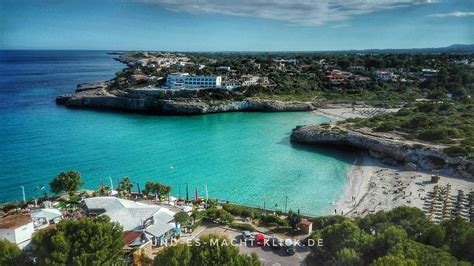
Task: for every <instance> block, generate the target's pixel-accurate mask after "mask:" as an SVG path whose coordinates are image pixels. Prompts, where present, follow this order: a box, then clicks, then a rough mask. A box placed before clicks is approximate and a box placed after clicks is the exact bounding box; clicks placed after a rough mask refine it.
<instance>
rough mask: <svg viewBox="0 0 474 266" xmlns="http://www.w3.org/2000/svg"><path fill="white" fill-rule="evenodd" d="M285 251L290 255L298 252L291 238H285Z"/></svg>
mask: <svg viewBox="0 0 474 266" xmlns="http://www.w3.org/2000/svg"><path fill="white" fill-rule="evenodd" d="M285 252H286V254H288V255H293V254H295V252H296V247H295V244H293V241H291V239H286V240H285Z"/></svg>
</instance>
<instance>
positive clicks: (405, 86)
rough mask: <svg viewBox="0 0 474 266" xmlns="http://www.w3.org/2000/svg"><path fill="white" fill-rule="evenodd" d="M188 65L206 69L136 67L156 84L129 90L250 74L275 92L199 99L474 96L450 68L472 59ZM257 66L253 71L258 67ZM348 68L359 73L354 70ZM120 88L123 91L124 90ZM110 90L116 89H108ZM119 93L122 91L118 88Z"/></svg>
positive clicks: (355, 57) (222, 60) (473, 79)
mask: <svg viewBox="0 0 474 266" xmlns="http://www.w3.org/2000/svg"><path fill="white" fill-rule="evenodd" d="M185 55H186V56H187V57H188V58H189V59H190V60H191V62H194V63H195V64H202V65H205V67H204V68H203V69H196V68H194V67H184V68H183V67H177V66H174V65H172V66H170V67H168V68H162V69H156V68H153V67H149V66H142V67H140V71H141V73H143V74H144V75H151V76H155V77H160V78H162V79H158V81H150V82H152V83H153V84H149V83H147V81H143V82H145V83H143V84H142V83H139V84H129V85H127V86H129V87H130V88H134V87H143V86H147V85H152V86H161V85H162V84H163V83H164V81H165V79H166V76H167V75H168V74H169V73H174V72H188V73H191V74H196V75H222V76H225V77H226V78H229V79H238V77H241V76H242V75H246V74H251V75H258V76H265V77H268V78H269V79H270V80H271V81H272V83H273V84H275V86H269V87H267V86H250V87H242V88H239V89H236V90H234V92H232V93H227V92H223V91H221V90H212V91H209V92H208V93H206V94H203V95H202V97H208V98H211V99H215V100H223V99H239V98H241V97H261V98H270V99H284V100H300V101H301V100H304V101H328V100H329V101H337V100H348V101H351V100H363V101H366V102H368V103H369V104H372V105H377V106H394V105H400V104H403V103H406V102H413V101H414V100H415V99H416V98H428V99H437V100H443V99H447V98H448V94H449V95H450V96H452V98H453V99H454V100H463V99H466V98H467V97H468V96H470V95H472V93H473V91H474V70H473V69H472V68H470V67H469V66H466V65H457V64H454V61H455V60H460V59H468V60H469V61H470V62H472V61H473V59H474V58H473V55H472V54H381V55H377V54H341V53H317V52H300V53H298V52H294V53H284V52H281V53H277V52H275V53H265V52H262V53H252V52H247V53H245V52H242V53H224V52H223V53H186V54H185ZM278 59H296V60H297V62H298V63H297V64H296V65H293V64H285V65H284V66H283V67H281V65H280V63H279V62H277V61H275V60H278ZM257 65H258V67H257ZM219 66H228V67H230V68H231V69H232V71H231V72H228V73H223V72H221V71H219V70H217V69H216V68H217V67H219ZM351 67H359V68H358V69H357V70H354V69H351ZM333 69H338V70H343V71H350V72H352V73H353V74H354V75H357V76H358V77H364V78H363V79H353V80H351V81H350V82H345V83H343V84H332V83H331V82H329V81H328V80H327V78H326V71H328V70H333ZM384 69H390V70H391V71H393V73H394V74H396V75H397V76H398V78H397V79H394V80H391V81H383V80H381V79H378V78H377V77H376V76H375V74H374V73H375V71H377V70H384ZM423 69H436V70H438V71H439V72H438V73H437V74H436V75H434V76H432V77H428V78H420V73H421V71H422V70H423ZM134 71H135V69H134V68H133V67H131V68H127V69H125V70H123V71H121V72H119V73H117V79H122V80H123V79H127V78H129V77H130V76H132V75H133V73H134ZM127 86H125V87H127ZM112 87H113V88H118V87H120V86H118V87H117V85H116V84H112ZM122 88H123V86H122Z"/></svg>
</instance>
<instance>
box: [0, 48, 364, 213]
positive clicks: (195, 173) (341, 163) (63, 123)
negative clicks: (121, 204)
mask: <svg viewBox="0 0 474 266" xmlns="http://www.w3.org/2000/svg"><path fill="white" fill-rule="evenodd" d="M43 53H44V52H43ZM62 53H67V52H62ZM78 54H79V55H81V56H82V54H81V53H78ZM103 54H104V52H95V53H92V54H91V55H89V58H91V57H93V58H94V60H95V61H97V64H95V65H93V66H92V65H91V66H90V67H91V68H92V69H89V68H87V71H81V70H82V69H84V64H86V65H87V64H91V63H90V61H91V60H92V59H89V60H88V61H87V63H85V62H82V63H77V61H78V59H77V58H76V56H75V55H74V54H73V55H71V54H68V56H69V57H68V60H65V62H63V63H59V65H55V66H53V67H51V68H52V69H58V68H64V65H61V64H67V65H68V71H71V72H72V74H70V75H66V76H65V77H61V78H59V80H58V79H56V83H55V81H52V80H51V77H49V76H46V77H43V75H33V74H30V72H31V71H33V70H36V71H40V72H41V71H46V70H44V68H41V69H40V68H35V67H32V66H29V67H28V68H26V70H24V68H17V69H20V71H17V72H15V73H22V72H21V71H23V72H24V73H23V74H21V75H19V76H17V77H15V78H11V77H8V78H6V79H3V82H1V83H0V86H1V87H0V88H1V89H2V90H0V92H1V94H2V95H0V96H2V100H1V101H0V108H1V109H2V110H1V111H2V112H0V119H1V121H3V122H2V126H1V130H0V147H1V150H0V159H1V160H0V191H1V195H0V201H3V202H4V201H7V200H20V199H21V189H20V188H19V186H20V185H24V186H25V187H26V191H27V196H29V197H33V196H34V195H36V194H39V192H38V190H37V189H35V188H36V187H37V186H38V185H47V184H48V182H49V180H50V179H51V178H53V177H54V176H55V175H57V174H58V173H59V172H60V171H65V170H72V169H74V170H77V171H79V172H81V174H82V176H83V179H84V180H85V182H86V186H85V187H86V188H97V186H98V185H99V184H100V182H104V183H105V184H109V178H108V177H109V176H110V177H112V178H113V181H114V185H115V184H116V183H117V178H123V177H124V176H129V177H130V178H131V179H132V180H133V181H135V182H139V183H140V185H141V187H142V188H143V184H144V183H145V182H146V181H148V180H152V181H155V182H163V183H166V184H169V185H172V187H173V193H172V194H174V195H177V194H179V193H180V194H181V196H184V195H185V184H186V183H187V184H188V186H189V194H190V197H192V196H193V195H194V189H195V188H197V189H198V191H199V194H200V196H204V185H207V187H208V190H209V197H211V198H219V199H220V200H230V201H233V202H238V203H242V204H248V205H254V206H263V204H264V201H265V203H266V206H267V207H271V208H274V207H275V204H277V208H278V209H280V210H281V209H284V205H285V197H288V209H290V208H291V209H294V210H296V209H301V211H302V212H305V213H310V214H322V213H325V212H327V210H328V209H327V208H328V206H329V204H328V203H329V202H331V201H336V200H337V199H338V197H339V196H340V195H341V194H342V193H343V191H344V188H345V186H346V172H347V170H348V168H349V167H350V166H351V164H352V163H353V161H354V159H355V155H353V154H350V153H345V152H340V151H334V150H327V149H323V148H314V147H306V146H302V145H294V144H290V142H289V135H290V133H291V129H292V128H293V127H295V126H296V125H300V124H307V123H321V122H324V121H327V120H328V119H326V118H323V117H319V116H316V115H315V114H312V113H224V114H213V115H204V116H188V117H175V116H164V117H163V116H148V115H138V114H125V113H111V112H100V111H90V110H71V109H66V108H63V107H60V106H56V105H55V104H54V97H52V98H49V97H51V96H53V95H55V94H57V93H60V92H64V91H72V90H73V87H74V84H69V82H75V83H77V82H76V81H77V80H78V79H81V81H79V82H84V81H90V80H94V79H105V78H109V77H110V76H112V74H113V73H114V72H115V71H116V70H117V69H120V68H121V67H122V66H121V65H119V64H118V63H110V62H113V61H112V60H111V59H110V57H109V56H104V55H103ZM12 56H17V57H18V55H12ZM49 56H51V55H49ZM54 56H56V57H60V58H64V57H65V55H64V54H61V53H59V54H58V55H54ZM54 56H53V57H54ZM6 57H7V56H4V57H3V58H2V59H3V61H2V65H3V67H5V65H8V66H10V67H11V62H10V61H13V60H5V58H6ZM17 61H18V60H16V61H15V62H16V63H15V64H19V65H22V64H25V63H24V62H19V63H18V62H17ZM20 61H21V60H20ZM39 61H41V59H39ZM66 61H67V62H66ZM79 61H81V60H79ZM104 62H107V63H104ZM42 64H45V65H47V66H48V65H50V64H51V63H48V62H44V60H43V61H42ZM109 64H110V65H109ZM5 68H6V67H5ZM9 69H10V68H9ZM74 69H76V70H75V71H74ZM0 70H1V69H0ZM48 71H49V72H48V73H49V74H48V75H53V76H55V74H54V72H52V70H48ZM35 74H37V73H35ZM58 75H59V74H58ZM60 75H63V73H61V74H60ZM38 76H39V77H38ZM9 78H10V81H8V79H9ZM92 78H94V79H92ZM38 79H40V80H42V79H44V80H45V81H44V82H40V81H38ZM5 80H7V81H6V82H5ZM32 80H33V81H34V82H33V81H32ZM27 81H30V82H27ZM9 82H10V83H9ZM57 83H59V84H61V85H60V86H59V85H57ZM18 84H20V85H18ZM63 84H64V85H67V86H68V87H66V88H65V87H63ZM7 85H8V86H7ZM12 87H13V88H15V89H12ZM6 97H9V101H7V100H5V98H6ZM37 98H39V99H40V100H39V101H38V100H37ZM134 189H136V185H135V187H134Z"/></svg>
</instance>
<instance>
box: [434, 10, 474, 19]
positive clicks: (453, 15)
mask: <svg viewBox="0 0 474 266" xmlns="http://www.w3.org/2000/svg"><path fill="white" fill-rule="evenodd" d="M429 16H430V17H437V18H445V17H458V18H459V17H469V16H474V12H461V11H456V12H452V13H445V14H432V15H429Z"/></svg>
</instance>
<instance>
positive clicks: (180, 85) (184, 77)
mask: <svg viewBox="0 0 474 266" xmlns="http://www.w3.org/2000/svg"><path fill="white" fill-rule="evenodd" d="M221 83H222V77H221V76H191V75H189V74H188V73H172V74H169V75H168V76H167V77H166V84H165V86H166V87H168V88H170V89H185V88H186V89H197V88H220V87H221Z"/></svg>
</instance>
